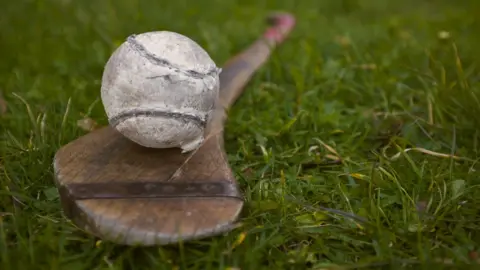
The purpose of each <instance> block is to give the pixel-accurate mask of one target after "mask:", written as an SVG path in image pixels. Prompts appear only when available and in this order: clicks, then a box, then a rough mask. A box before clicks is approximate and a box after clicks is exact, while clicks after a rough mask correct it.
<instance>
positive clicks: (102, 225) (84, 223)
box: [53, 126, 244, 246]
mask: <svg viewBox="0 0 480 270" xmlns="http://www.w3.org/2000/svg"><path fill="white" fill-rule="evenodd" d="M104 128H110V127H109V126H107V127H104ZM73 142H74V141H73ZM73 142H71V143H73ZM71 143H69V144H71ZM69 144H67V145H65V146H64V147H62V148H61V149H59V151H57V153H61V152H62V151H64V150H67V149H68V145H69ZM53 168H54V180H55V185H56V187H57V189H58V191H59V195H60V202H61V206H62V209H63V215H64V216H65V217H66V218H67V219H69V220H71V221H72V223H73V224H74V225H75V226H76V227H77V228H79V229H81V230H83V231H85V232H87V233H88V234H91V235H93V236H95V237H98V238H100V239H102V240H107V241H111V242H114V243H116V244H120V245H128V246H158V245H168V244H173V243H178V242H181V241H191V240H197V239H202V238H207V237H211V236H217V235H219V234H222V233H226V232H228V231H231V230H232V229H233V228H235V227H236V225H235V222H236V221H237V220H238V218H239V216H240V214H241V212H242V210H243V206H244V200H243V199H242V198H240V197H230V198H228V199H229V200H235V201H236V202H237V207H236V208H237V211H236V212H235V213H232V218H231V219H230V220H229V221H228V222H225V223H219V224H218V225H217V226H215V227H213V228H211V229H208V230H203V231H196V232H195V233H194V234H189V235H182V234H181V233H177V234H162V233H158V232H151V231H137V230H132V228H126V227H125V228H123V227H122V226H119V224H117V223H115V221H114V220H104V219H102V220H100V221H98V220H95V218H94V216H95V215H96V214H95V213H91V212H89V211H88V210H87V208H86V207H83V206H82V200H75V199H73V198H71V196H70V192H69V191H68V187H67V186H66V185H64V184H62V182H61V180H60V178H61V172H60V171H59V169H58V165H57V154H55V157H54V161H53ZM163 199H164V200H172V199H175V198H163ZM176 199H179V200H180V199H184V198H176ZM188 199H189V200H202V199H212V198H188ZM95 200H96V199H95ZM144 200H152V199H148V198H145V199H144ZM123 231H129V234H128V235H125V234H123V233H121V232H123Z"/></svg>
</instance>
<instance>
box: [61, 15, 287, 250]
mask: <svg viewBox="0 0 480 270" xmlns="http://www.w3.org/2000/svg"><path fill="white" fill-rule="evenodd" d="M269 19H270V20H269V22H270V26H269V27H268V28H267V30H266V31H265V32H264V33H263V35H262V37H260V38H259V39H258V40H256V41H255V42H254V43H253V44H252V45H250V46H249V47H248V48H246V49H245V50H244V51H242V52H241V53H240V54H238V55H236V56H235V57H233V58H232V59H230V60H229V61H228V62H227V63H226V64H225V65H224V67H223V68H222V72H221V73H220V96H219V98H220V100H219V102H218V106H217V108H216V110H215V114H214V117H213V120H212V121H211V123H210V126H209V127H208V128H207V135H206V139H205V141H204V143H203V145H202V146H201V147H200V148H199V149H198V150H196V151H194V152H192V153H187V154H182V153H181V150H180V149H177V148H171V149H154V148H145V147H142V146H140V145H138V144H136V143H133V142H132V141H130V140H128V139H126V138H125V137H124V136H122V135H121V134H120V133H118V132H117V131H115V130H114V129H113V128H111V127H110V126H107V127H104V128H101V129H98V130H96V131H93V132H91V133H89V134H87V135H85V136H82V137H80V138H78V139H76V140H75V141H73V142H70V143H69V144H67V145H65V146H63V147H62V148H61V149H60V150H59V151H58V152H57V153H56V155H55V158H54V170H55V181H56V185H57V187H58V189H59V192H60V196H61V203H62V206H63V209H64V212H65V214H66V216H67V217H68V218H70V219H71V220H72V221H73V222H74V223H75V224H76V225H77V226H79V227H80V228H83V229H85V230H86V231H88V232H90V233H92V234H94V235H95V236H97V237H100V238H102V239H104V240H109V241H112V242H116V243H119V244H126V245H144V246H148V245H163V244H168V243H175V242H178V241H188V240H193V239H199V238H204V237H208V236H213V235H217V234H220V233H223V232H226V231H228V230H230V229H231V228H232V226H233V223H234V222H235V220H236V219H237V218H238V216H239V214H240V211H241V210H242V207H243V197H242V194H241V192H240V191H239V188H238V187H237V182H236V180H235V178H234V175H233V173H232V170H231V169H230V166H229V163H228V160H227V156H226V153H225V150H224V147H223V127H224V122H225V120H226V117H227V115H226V110H227V109H228V108H229V107H230V106H231V105H232V104H233V103H234V102H235V100H236V99H237V98H238V97H239V96H240V94H241V93H242V91H243V89H244V86H245V85H246V84H247V83H248V81H249V80H250V78H251V76H252V75H253V74H254V73H255V71H257V70H258V69H259V68H260V67H261V66H262V65H263V64H264V63H265V61H267V60H268V58H269V56H270V54H271V52H272V50H273V49H274V48H275V46H276V45H278V44H280V43H282V42H283V40H284V39H285V38H286V37H287V36H288V34H289V33H290V31H291V30H292V28H293V26H294V25H295V20H294V18H293V16H291V15H290V14H285V13H279V14H274V15H273V16H271V17H270V18H269Z"/></svg>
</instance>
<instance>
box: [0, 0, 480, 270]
mask: <svg viewBox="0 0 480 270" xmlns="http://www.w3.org/2000/svg"><path fill="white" fill-rule="evenodd" d="M270 10H287V11H290V12H292V13H293V14H295V15H296V16H297V27H296V29H295V31H294V32H293V33H292V36H291V37H290V38H289V39H288V41H287V42H286V43H285V44H284V45H283V46H282V47H280V48H279V49H278V50H277V51H276V52H275V53H274V55H272V58H271V59H270V61H269V62H268V63H267V64H266V65H265V66H264V67H262V69H261V70H260V71H259V72H258V73H257V74H256V75H255V77H254V78H253V79H252V81H251V83H250V84H249V85H248V87H247V88H246V91H245V92H244V94H243V96H242V97H241V98H240V99H239V100H238V102H237V103H236V104H235V106H234V108H233V109H232V110H231V111H230V114H229V120H228V122H227V128H226V134H225V140H226V149H227V151H228V157H229V161H230V164H231V166H232V169H233V170H234V171H235V173H236V177H237V180H238V182H239V184H240V187H241V188H242V192H243V193H244V195H245V200H246V205H245V208H244V211H243V212H242V215H241V219H240V220H239V224H238V227H237V228H235V229H234V230H232V231H231V232H229V233H228V234H226V235H220V236H217V237H213V238H207V239H202V240H199V241H193V242H188V243H183V244H181V245H171V246H163V247H149V248H139V247H125V246H118V245H115V244H113V243H108V242H106V241H99V239H96V238H94V237H92V236H90V235H88V234H86V233H84V232H83V231H81V230H79V229H77V228H76V227H75V226H74V225H73V224H72V223H71V222H70V221H69V220H68V219H66V218H65V217H64V216H63V215H62V211H61V205H60V202H59V197H58V193H57V190H56V188H55V185H54V182H53V168H52V159H53V155H54V154H55V151H56V150H57V149H58V148H59V147H60V146H62V145H64V144H66V143H68V142H70V141H72V140H74V139H76V138H77V137H79V136H81V135H83V134H86V133H87V132H88V129H89V128H90V127H91V125H92V123H96V124H97V125H106V124H107V121H106V115H105V112H104V110H103V107H102V103H101V101H100V80H101V75H102V71H103V66H104V64H105V63H106V61H107V59H108V58H109V56H110V54H111V53H112V52H113V50H114V49H115V48H116V47H117V46H118V45H119V44H120V43H122V42H123V41H124V40H125V38H126V37H127V36H128V35H130V34H132V33H141V32H147V31H152V30H170V31H175V32H179V33H182V34H184V35H187V36H189V37H191V38H192V39H194V40H195V41H197V42H198V43H199V44H200V45H201V46H203V47H204V48H205V49H206V50H207V51H208V52H209V54H210V55H211V57H212V58H213V59H214V60H215V61H216V63H217V64H218V65H220V66H221V65H222V63H224V62H225V61H226V60H227V59H228V58H229V57H230V56H232V55H234V54H235V53H236V52H238V51H240V50H242V49H243V48H245V46H247V45H248V44H249V43H250V42H252V41H253V40H254V39H255V38H256V37H257V36H258V34H259V33H260V32H261V31H262V29H263V27H264V17H265V16H266V15H267V14H268V13H269V11H270ZM479 17H480V2H479V1H474V0H471V1H468V0H459V1H456V2H454V1H443V0H436V1H434V0H428V1H427V0H424V1H413V0H405V1H393V0H389V1H387V0H342V1H340V0H338V1H332V0H330V1H327V0H301V1H294V0H276V1H274V0H271V1H267V0H256V1H253V0H243V1H233V0H232V1H228V0H224V1H219V0H204V1H187V0H175V1H153V0H143V1H141V0H117V1H113V0H103V1H92V0H83V1H71V0H18V1H7V2H5V3H4V4H2V8H1V10H0V59H1V60H0V91H1V93H2V98H1V100H0V126H1V135H0V136H1V137H0V140H1V145H0V269H2V270H7V269H22V270H23V269H52V270H53V269H69V270H76V269H89V270H90V269H201V270H208V269H231V270H233V269H242V270H247V269H248V270H250V269H251V270H260V269H317V270H320V269H359V268H362V269H423V268H427V269H428V268H432V267H435V268H436V269H476V268H475V267H474V266H473V264H475V263H476V262H478V259H477V256H478V255H477V254H478V252H480V245H479V243H480V232H479V229H480V225H479V224H480V197H479V196H476V195H475V194H479V192H480V191H479V185H480V168H479V165H478V164H477V159H478V157H480V153H479V151H480V146H479V137H480V129H479V128H478V126H479V124H480V117H478V116H479V115H480V67H479V66H478V65H477V63H479V62H478V61H479V60H480V35H478V29H480V22H479V21H478V18H479ZM475 29H477V30H475ZM322 207H323V208H322ZM477 267H478V266H477Z"/></svg>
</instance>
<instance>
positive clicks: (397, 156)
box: [383, 147, 474, 162]
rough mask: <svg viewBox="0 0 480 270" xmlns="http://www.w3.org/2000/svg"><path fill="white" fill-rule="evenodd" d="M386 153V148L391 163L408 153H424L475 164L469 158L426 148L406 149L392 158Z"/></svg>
mask: <svg viewBox="0 0 480 270" xmlns="http://www.w3.org/2000/svg"><path fill="white" fill-rule="evenodd" d="M385 151H386V148H384V150H383V152H384V153H383V155H384V156H385V157H386V158H387V159H389V160H391V161H394V160H397V159H398V158H400V156H401V155H402V154H404V153H407V152H410V151H416V152H420V153H424V154H427V155H430V156H434V157H441V158H452V159H455V160H464V161H471V162H473V161H474V160H471V159H469V158H465V157H459V156H455V155H452V154H445V153H439V152H434V151H431V150H428V149H425V148H421V147H413V148H406V149H405V150H403V151H400V152H398V153H396V154H395V155H393V156H391V157H388V156H387V155H386V154H385Z"/></svg>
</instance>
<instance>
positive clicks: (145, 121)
mask: <svg viewBox="0 0 480 270" xmlns="http://www.w3.org/2000/svg"><path fill="white" fill-rule="evenodd" d="M220 71H221V69H219V68H217V66H216V65H215V63H214V61H213V60H212V59H211V58H210V56H209V55H208V53H207V52H206V51H205V50H204V49H202V48H201V47H200V46H199V45H198V44H197V43H196V42H195V41H193V40H191V39H190V38H188V37H186V36H183V35H181V34H178V33H174V32H169V31H156V32H148V33H143V34H139V35H132V36H130V37H128V39H127V40H126V41H125V42H124V43H123V44H122V45H121V46H120V47H119V48H117V49H116V50H115V52H114V53H113V54H112V55H111V57H110V59H109V60H108V62H107V63H106V65H105V69H104V72H103V77H102V87H101V99H102V103H103V105H104V108H105V111H106V113H107V116H108V120H109V123H110V125H111V126H112V127H114V128H115V129H116V130H118V131H119V132H120V133H121V134H123V135H124V136H125V137H127V138H129V139H130V140H132V141H134V142H136V143H138V144H140V145H142V146H145V147H152V148H173V147H180V148H181V149H182V150H183V151H182V152H189V151H192V150H195V149H197V148H198V147H199V146H200V145H201V144H202V142H203V140H204V133H205V128H206V126H207V123H208V122H209V120H210V117H211V114H212V113H213V109H214V106H215V102H216V100H217V97H218V91H219V86H220V80H219V73H220Z"/></svg>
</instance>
